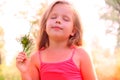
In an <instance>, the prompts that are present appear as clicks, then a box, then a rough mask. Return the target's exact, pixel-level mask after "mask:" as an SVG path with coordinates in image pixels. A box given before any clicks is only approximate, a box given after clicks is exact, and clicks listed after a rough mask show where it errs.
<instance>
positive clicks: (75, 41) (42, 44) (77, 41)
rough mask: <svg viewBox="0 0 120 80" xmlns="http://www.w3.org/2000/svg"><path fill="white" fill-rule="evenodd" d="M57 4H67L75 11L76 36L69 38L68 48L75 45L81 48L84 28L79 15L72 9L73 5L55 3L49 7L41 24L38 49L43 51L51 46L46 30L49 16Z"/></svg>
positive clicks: (59, 1) (61, 2) (66, 3)
mask: <svg viewBox="0 0 120 80" xmlns="http://www.w3.org/2000/svg"><path fill="white" fill-rule="evenodd" d="M57 4H65V5H68V6H70V7H71V9H72V10H73V19H74V20H73V21H74V22H73V23H74V26H75V27H74V30H75V34H74V35H73V36H70V37H69V40H68V46H71V45H74V46H81V45H82V26H81V23H80V20H79V16H78V14H77V12H76V11H75V10H74V9H73V8H72V5H71V4H70V3H68V2H66V1H61V0H58V1H55V2H54V3H53V4H51V6H50V7H48V9H47V10H46V11H45V13H44V14H43V16H42V18H41V22H40V31H39V33H38V39H37V49H38V50H39V49H41V48H46V47H48V46H49V38H48V35H47V33H46V31H45V29H46V21H47V19H48V17H49V14H50V13H51V11H52V9H53V7H54V6H55V5H57Z"/></svg>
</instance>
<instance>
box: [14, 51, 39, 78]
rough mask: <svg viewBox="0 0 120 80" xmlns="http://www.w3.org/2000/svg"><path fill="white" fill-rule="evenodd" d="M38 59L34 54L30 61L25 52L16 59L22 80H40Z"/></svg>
mask: <svg viewBox="0 0 120 80" xmlns="http://www.w3.org/2000/svg"><path fill="white" fill-rule="evenodd" d="M37 57H38V56H36V54H34V55H32V56H31V57H30V59H28V58H27V57H26V55H25V53H24V52H20V53H19V54H18V56H17V57H16V66H17V68H18V69H19V71H20V73H21V77H22V80H40V77H39V71H38V68H39V67H38V66H39V64H38V58H37Z"/></svg>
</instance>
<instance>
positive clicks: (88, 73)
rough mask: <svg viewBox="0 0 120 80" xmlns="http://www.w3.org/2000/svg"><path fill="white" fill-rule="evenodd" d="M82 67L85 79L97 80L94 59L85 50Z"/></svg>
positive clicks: (82, 53)
mask: <svg viewBox="0 0 120 80" xmlns="http://www.w3.org/2000/svg"><path fill="white" fill-rule="evenodd" d="M80 68H81V73H82V78H83V80H97V76H96V73H95V69H94V66H93V62H92V59H91V57H90V55H88V53H86V52H85V51H84V50H82V52H81V59H80Z"/></svg>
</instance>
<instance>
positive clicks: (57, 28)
mask: <svg viewBox="0 0 120 80" xmlns="http://www.w3.org/2000/svg"><path fill="white" fill-rule="evenodd" d="M52 28H53V29H55V30H62V28H61V27H59V26H54V27H52Z"/></svg>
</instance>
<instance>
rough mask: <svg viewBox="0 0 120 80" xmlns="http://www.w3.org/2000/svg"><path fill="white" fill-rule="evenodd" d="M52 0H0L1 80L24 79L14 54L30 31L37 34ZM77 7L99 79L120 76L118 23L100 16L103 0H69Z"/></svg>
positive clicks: (104, 9) (119, 79)
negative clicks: (42, 17)
mask: <svg viewBox="0 0 120 80" xmlns="http://www.w3.org/2000/svg"><path fill="white" fill-rule="evenodd" d="M52 1H53V0H0V80H21V77H20V72H19V71H18V70H17V68H16V64H15V60H16V59H15V57H16V55H17V54H18V52H19V51H21V50H22V46H21V45H20V43H19V42H18V39H19V38H20V37H22V36H23V35H25V34H27V33H28V32H29V31H30V32H31V35H32V36H31V37H32V38H33V39H35V38H36V35H37V34H36V32H37V31H38V30H39V19H40V18H41V15H42V13H43V12H44V10H45V9H46V7H47V6H48V5H49V4H50V3H51V2H52ZM68 1H70V2H71V3H73V6H74V7H75V9H76V10H77V11H78V13H79V14H80V17H81V22H82V26H83V32H84V35H83V40H84V41H83V48H84V49H85V50H86V51H87V52H88V53H89V54H90V55H91V58H92V60H93V63H94V66H95V70H96V73H97V77H98V80H120V47H117V48H116V45H117V43H116V42H117V38H116V33H117V30H116V28H118V27H119V25H120V24H117V23H114V24H113V26H116V28H115V29H113V28H112V29H113V33H112V34H111V33H108V32H107V28H108V26H110V24H111V23H112V22H111V21H106V20H104V19H102V18H101V15H102V13H104V12H106V11H107V6H106V5H107V4H106V3H105V1H104V0H68Z"/></svg>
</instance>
